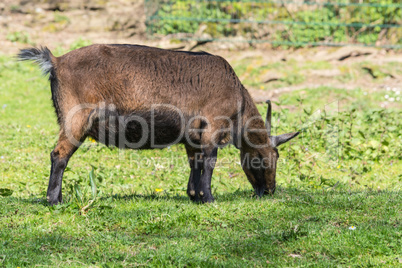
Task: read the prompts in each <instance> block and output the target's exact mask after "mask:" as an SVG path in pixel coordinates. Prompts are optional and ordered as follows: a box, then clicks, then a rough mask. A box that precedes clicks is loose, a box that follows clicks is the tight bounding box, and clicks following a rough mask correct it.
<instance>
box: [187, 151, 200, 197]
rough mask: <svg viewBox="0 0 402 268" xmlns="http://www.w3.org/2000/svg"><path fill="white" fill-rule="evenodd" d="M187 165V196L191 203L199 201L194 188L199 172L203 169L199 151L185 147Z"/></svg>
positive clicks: (197, 181) (197, 182) (198, 179)
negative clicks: (189, 169) (188, 171)
mask: <svg viewBox="0 0 402 268" xmlns="http://www.w3.org/2000/svg"><path fill="white" fill-rule="evenodd" d="M186 152H187V157H188V163H189V164H190V168H191V171H190V178H189V180H188V185H187V195H188V196H189V197H190V199H191V200H192V201H199V198H198V195H196V187H197V186H198V184H199V182H200V177H201V172H202V169H203V161H202V155H201V150H196V149H194V148H192V147H189V146H186Z"/></svg>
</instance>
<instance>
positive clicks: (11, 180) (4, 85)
mask: <svg viewBox="0 0 402 268" xmlns="http://www.w3.org/2000/svg"><path fill="white" fill-rule="evenodd" d="M387 64H390V63H387ZM397 64H398V63H395V66H396V65H397ZM391 65H392V64H391ZM234 68H235V70H236V71H237V72H240V73H241V74H242V75H244V72H245V70H247V66H244V65H242V63H241V62H239V63H238V65H235V66H234ZM263 68H265V69H264V71H266V70H267V69H269V68H276V67H275V66H270V65H267V66H263ZM300 68H303V67H300ZM311 68H314V67H311ZM317 68H322V66H321V65H320V64H317ZM387 68H388V67H387ZM257 71H258V70H256V71H255V72H257ZM398 71H401V70H400V69H399V70H398ZM251 77H252V75H251ZM295 79H296V80H297V79H299V78H298V77H296V78H295ZM251 80H252V79H251V78H250V82H249V83H248V82H247V81H246V82H245V85H246V86H247V85H252V86H257V87H259V85H258V84H255V83H256V82H255V81H254V80H253V81H251ZM284 82H287V80H286V81H284ZM400 91H401V88H399V89H396V88H384V89H382V90H376V91H373V90H369V89H365V88H356V89H354V90H346V89H339V88H337V89H335V88H331V87H319V88H314V89H310V88H305V89H303V90H297V91H293V92H288V93H284V94H282V95H281V96H280V98H279V100H278V101H277V102H275V103H274V107H273V108H274V114H273V116H274V118H273V122H274V133H278V134H279V133H285V132H291V131H294V130H301V131H302V134H301V135H299V137H297V138H296V139H294V140H293V141H292V142H290V143H288V144H286V145H283V147H280V148H279V151H280V155H281V156H280V160H279V162H278V172H277V183H278V185H279V187H278V189H277V191H276V193H275V195H273V196H266V197H263V198H256V197H255V196H253V191H252V190H251V185H250V184H249V182H248V181H247V179H246V176H245V175H244V173H243V171H242V169H241V167H240V164H239V161H240V159H239V152H238V151H237V150H236V149H235V148H234V147H233V146H228V147H226V148H224V149H222V150H220V151H219V153H218V158H219V159H218V164H217V168H216V169H215V171H214V175H213V178H212V188H213V193H214V196H215V198H216V202H215V203H213V204H207V205H200V204H195V203H192V202H190V201H189V199H188V198H187V196H186V187H187V181H188V176H189V172H190V169H189V167H188V164H187V159H186V154H185V150H184V148H183V146H181V145H176V146H171V147H170V148H166V149H164V150H150V151H130V150H126V151H122V150H118V149H116V148H107V147H105V146H103V145H101V144H98V143H96V142H94V141H91V140H87V141H86V142H85V143H84V144H83V145H82V146H81V148H80V149H79V150H78V151H77V152H76V153H75V154H74V156H73V157H72V158H71V160H70V162H69V165H68V168H67V169H66V172H65V175H64V180H63V198H64V203H63V204H61V205H57V206H54V207H50V206H48V205H47V203H46V189H47V182H48V177H49V172H50V152H51V150H52V149H53V147H54V146H55V143H56V141H57V134H58V126H57V123H56V116H55V114H54V111H53V107H52V104H51V96H50V87H49V83H48V81H47V79H46V78H44V77H43V76H41V74H40V71H39V68H38V67H37V66H35V65H33V64H30V63H20V62H15V61H14V60H13V59H12V58H11V57H9V56H0V195H1V196H0V266H4V267H32V266H51V267H55V266H61V267H80V266H91V267H131V266H151V267H152V266H154V267H160V266H162V267H178V266H179V267H184V266H185V267H215V266H222V267H244V266H252V267H267V266H272V267H338V266H339V267H349V266H350V267H378V266H383V267H395V266H398V265H402V213H401V208H402V193H401V185H402V161H401V151H402V125H401V123H400V118H402V111H401V101H400V99H399V98H400ZM386 95H387V96H388V97H387V99H389V98H393V100H394V101H393V102H392V103H391V104H392V105H390V106H389V107H388V108H381V104H382V102H383V101H384V100H385V99H384V98H385V96H386ZM258 107H259V109H260V111H261V113H262V114H263V115H264V116H265V111H266V106H265V105H263V104H260V105H259V106H258Z"/></svg>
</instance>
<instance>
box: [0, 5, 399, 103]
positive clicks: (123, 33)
mask: <svg viewBox="0 0 402 268" xmlns="http://www.w3.org/2000/svg"><path fill="white" fill-rule="evenodd" d="M401 7H402V4H401V2H400V1H399V0H340V1H330V0H314V1H308V0H283V1H282V0H269V1H262V0H246V1H231V0H218V1H198V0H197V1H196V0H180V1H166V0H160V1H156V0H145V1H136V0H117V1H109V0H87V1H78V0H71V1H67V0H3V1H2V3H0V25H1V27H0V46H1V47H2V49H1V52H0V53H3V54H15V53H16V52H17V51H18V49H19V48H22V47H26V46H29V45H46V46H48V47H49V48H50V49H51V50H52V51H55V54H56V55H57V54H58V53H59V54H61V53H64V52H66V51H68V50H71V49H75V48H78V47H81V46H84V45H89V44H92V43H131V44H147V45H152V46H158V47H162V48H169V49H183V50H205V51H209V52H212V53H215V54H219V55H221V56H223V57H225V58H226V59H227V60H228V61H229V62H230V63H231V64H232V65H235V67H236V68H237V69H236V71H237V73H238V74H239V76H241V77H240V78H241V80H242V81H243V82H244V84H245V85H246V86H248V88H249V89H250V90H251V91H252V94H253V96H254V98H255V99H256V100H257V101H259V100H263V99H266V98H267V97H271V98H272V97H275V96H276V95H277V94H278V92H274V91H267V90H269V89H279V88H282V89H283V90H285V91H286V90H293V89H301V88H303V87H307V86H308V87H312V86H313V87H314V86H321V85H333V86H339V84H340V83H342V84H343V85H342V86H343V87H346V88H356V87H359V86H364V87H367V88H369V89H370V90H378V89H379V88H385V87H387V86H388V87H395V86H398V85H400V83H401V72H400V69H398V68H400V66H393V64H391V63H390V62H391V61H392V62H398V63H400V62H401V61H402V59H401V53H400V51H401V48H402V26H401V22H402V8H401ZM232 51H236V53H233V52H232ZM286 62H288V63H289V62H291V64H285V63H286ZM269 63H275V64H276V65H277V66H275V67H273V66H267V64H269ZM289 87H291V88H289ZM273 95H274V96H273ZM385 101H386V100H385ZM388 102H389V101H388ZM388 104H389V103H382V105H383V107H385V106H387V105H388Z"/></svg>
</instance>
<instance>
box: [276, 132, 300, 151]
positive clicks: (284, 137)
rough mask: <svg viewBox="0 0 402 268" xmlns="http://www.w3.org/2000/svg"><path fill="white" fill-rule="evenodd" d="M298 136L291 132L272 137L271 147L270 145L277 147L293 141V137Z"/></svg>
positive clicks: (296, 133) (297, 133)
mask: <svg viewBox="0 0 402 268" xmlns="http://www.w3.org/2000/svg"><path fill="white" fill-rule="evenodd" d="M299 134H300V132H293V133H286V134H282V135H279V136H272V137H271V145H272V147H278V146H279V145H281V144H284V143H285V142H288V141H290V140H291V139H293V138H294V137H296V136H297V135H299Z"/></svg>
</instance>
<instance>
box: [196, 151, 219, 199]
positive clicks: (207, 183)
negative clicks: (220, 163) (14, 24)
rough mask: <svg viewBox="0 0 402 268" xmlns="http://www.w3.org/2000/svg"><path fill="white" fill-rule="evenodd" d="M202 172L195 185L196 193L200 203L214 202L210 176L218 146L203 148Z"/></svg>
mask: <svg viewBox="0 0 402 268" xmlns="http://www.w3.org/2000/svg"><path fill="white" fill-rule="evenodd" d="M202 151H203V155H202V157H203V160H204V161H203V172H202V175H201V178H200V182H199V184H198V186H197V187H196V188H197V190H196V194H197V195H198V197H199V200H200V201H201V202H202V203H212V202H214V200H215V199H214V197H213V196H212V192H211V178H212V173H213V171H214V168H215V164H216V159H217V155H218V148H216V147H212V146H211V147H208V148H204V149H203V150H202Z"/></svg>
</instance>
